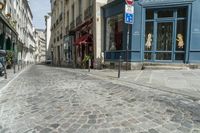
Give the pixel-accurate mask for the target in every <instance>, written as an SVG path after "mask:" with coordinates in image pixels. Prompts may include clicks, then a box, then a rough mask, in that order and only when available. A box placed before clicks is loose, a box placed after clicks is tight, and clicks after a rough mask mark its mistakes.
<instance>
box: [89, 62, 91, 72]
mask: <svg viewBox="0 0 200 133" xmlns="http://www.w3.org/2000/svg"><path fill="white" fill-rule="evenodd" d="M90 67H91V59H89V61H88V72H90Z"/></svg>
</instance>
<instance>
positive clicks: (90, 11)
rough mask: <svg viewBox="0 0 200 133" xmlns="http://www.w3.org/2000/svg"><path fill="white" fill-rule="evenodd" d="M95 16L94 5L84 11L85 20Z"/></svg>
mask: <svg viewBox="0 0 200 133" xmlns="http://www.w3.org/2000/svg"><path fill="white" fill-rule="evenodd" d="M92 15H93V5H91V6H89V7H88V8H87V9H86V10H85V11H84V19H85V20H86V19H88V18H90V17H92Z"/></svg>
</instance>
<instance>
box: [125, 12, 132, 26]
mask: <svg viewBox="0 0 200 133" xmlns="http://www.w3.org/2000/svg"><path fill="white" fill-rule="evenodd" d="M133 21H134V14H133V13H132V14H130V13H125V23H126V24H133Z"/></svg>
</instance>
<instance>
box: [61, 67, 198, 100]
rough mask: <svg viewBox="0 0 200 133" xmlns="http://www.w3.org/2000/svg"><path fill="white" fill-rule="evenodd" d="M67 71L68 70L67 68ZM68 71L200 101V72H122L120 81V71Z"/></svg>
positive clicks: (196, 70) (195, 70)
mask: <svg viewBox="0 0 200 133" xmlns="http://www.w3.org/2000/svg"><path fill="white" fill-rule="evenodd" d="M65 69H66V68H65ZM67 70H68V71H73V72H80V73H84V74H88V75H90V76H94V77H97V78H101V79H104V80H111V81H112V82H116V83H120V84H124V85H127V86H130V87H131V84H136V85H139V86H145V87H149V88H151V89H157V90H161V91H166V92H170V93H177V94H181V95H185V96H189V97H192V98H195V99H200V70H199V69H194V70H192V69H191V70H190V69H189V70H137V71H121V78H120V79H118V78H117V76H118V71H117V70H111V69H104V70H91V72H88V70H83V69H67Z"/></svg>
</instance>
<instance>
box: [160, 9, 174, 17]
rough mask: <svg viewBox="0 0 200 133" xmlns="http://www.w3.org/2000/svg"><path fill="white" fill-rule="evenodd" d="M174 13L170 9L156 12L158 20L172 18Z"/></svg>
mask: <svg viewBox="0 0 200 133" xmlns="http://www.w3.org/2000/svg"><path fill="white" fill-rule="evenodd" d="M173 16H174V12H173V10H171V9H165V10H160V11H158V18H166V17H173Z"/></svg>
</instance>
